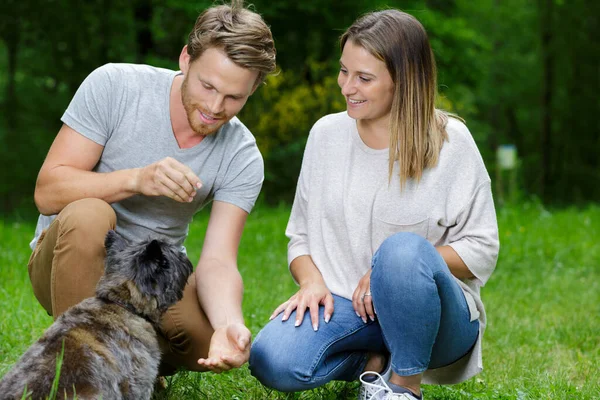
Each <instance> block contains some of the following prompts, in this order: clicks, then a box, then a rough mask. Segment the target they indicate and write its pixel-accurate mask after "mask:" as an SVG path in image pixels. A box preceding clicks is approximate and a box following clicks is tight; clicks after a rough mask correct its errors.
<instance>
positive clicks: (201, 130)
mask: <svg viewBox="0 0 600 400" xmlns="http://www.w3.org/2000/svg"><path fill="white" fill-rule="evenodd" d="M187 83H188V82H187V76H186V77H185V78H183V83H182V85H181V101H182V103H183V108H184V109H185V114H186V116H187V120H188V123H189V124H190V127H191V128H192V130H193V131H194V132H196V133H197V134H199V135H203V136H208V135H212V134H214V133H216V132H217V131H218V130H219V128H221V126H222V125H223V124H224V123H225V122H227V120H226V119H221V120H219V121H218V122H216V123H215V124H214V125H212V126H209V125H206V124H204V123H203V122H202V121H201V120H200V117H199V116H198V115H196V113H198V112H199V111H200V110H202V108H201V107H200V106H199V105H197V104H195V103H193V101H192V100H191V99H190V97H189V94H188V90H187V89H188V88H187ZM216 117H217V118H222V117H223V116H222V115H217V116H216Z"/></svg>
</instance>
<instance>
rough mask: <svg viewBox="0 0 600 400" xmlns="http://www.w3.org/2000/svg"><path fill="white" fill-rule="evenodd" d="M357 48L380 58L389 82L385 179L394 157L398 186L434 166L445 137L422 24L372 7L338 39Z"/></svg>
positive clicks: (444, 116) (433, 68) (396, 12)
mask: <svg viewBox="0 0 600 400" xmlns="http://www.w3.org/2000/svg"><path fill="white" fill-rule="evenodd" d="M348 41H351V42H352V43H353V44H355V45H358V46H361V47H363V48H364V49H365V50H367V51H369V52H370V53H371V54H372V55H373V56H374V57H375V58H377V59H378V60H381V61H383V62H384V63H385V65H386V67H387V70H388V72H389V73H390V75H391V77H392V80H393V81H394V86H395V88H394V98H393V100H392V108H391V112H390V147H389V149H390V157H389V178H390V179H391V176H392V171H393V168H394V162H395V161H398V165H399V167H400V168H399V169H400V171H399V172H400V186H401V187H403V186H404V184H405V183H406V181H407V180H408V179H409V178H414V179H416V180H417V181H418V180H420V179H421V176H422V175H423V171H424V169H426V168H431V167H434V166H436V165H437V162H438V158H439V154H440V151H441V149H442V145H443V144H444V141H445V140H446V139H447V133H446V123H447V121H448V115H450V114H447V113H445V112H443V111H441V110H437V109H436V108H435V99H436V95H437V72H436V65H435V59H434V56H433V51H432V50H431V46H430V45H429V39H428V37H427V33H426V32H425V28H423V25H421V23H420V22H419V21H417V19H416V18H415V17H413V16H412V15H409V14H407V13H404V12H401V11H399V10H394V9H389V10H383V11H375V12H371V13H369V14H366V15H364V16H362V17H361V18H359V19H358V20H357V21H356V22H354V24H352V26H351V27H350V28H348V30H347V31H346V32H345V33H344V34H343V35H342V37H341V38H340V45H341V48H342V51H343V50H344V45H345V44H346V42H348Z"/></svg>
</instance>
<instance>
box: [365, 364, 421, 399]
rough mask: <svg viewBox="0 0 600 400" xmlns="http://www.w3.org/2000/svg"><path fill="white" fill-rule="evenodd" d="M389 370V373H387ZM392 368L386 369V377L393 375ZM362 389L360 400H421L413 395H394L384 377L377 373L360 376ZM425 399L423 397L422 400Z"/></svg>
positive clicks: (366, 373) (371, 372) (367, 372)
mask: <svg viewBox="0 0 600 400" xmlns="http://www.w3.org/2000/svg"><path fill="white" fill-rule="evenodd" d="M388 369H389V372H388V371H387V370H388ZM391 371H392V370H391V368H389V366H388V368H386V371H384V375H385V373H386V372H388V373H387V378H388V380H389V377H390V376H391V375H392V372H391ZM360 383H361V385H360V389H359V392H358V399H359V400H419V399H418V398H417V397H415V396H413V395H412V393H394V392H392V389H390V387H389V386H388V385H387V383H386V380H385V379H384V376H382V375H379V374H378V373H377V372H373V371H366V372H363V373H362V374H361V375H360ZM420 400H423V397H422V396H421V399H420Z"/></svg>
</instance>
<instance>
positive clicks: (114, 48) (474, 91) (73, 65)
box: [0, 0, 600, 214]
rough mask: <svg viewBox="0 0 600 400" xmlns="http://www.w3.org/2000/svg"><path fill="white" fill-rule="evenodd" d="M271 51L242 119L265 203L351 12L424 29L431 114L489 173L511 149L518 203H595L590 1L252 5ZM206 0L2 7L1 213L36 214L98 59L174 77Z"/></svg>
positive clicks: (598, 85)
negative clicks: (72, 110)
mask: <svg viewBox="0 0 600 400" xmlns="http://www.w3.org/2000/svg"><path fill="white" fill-rule="evenodd" d="M252 3H253V7H254V9H255V10H256V11H258V12H259V13H261V14H262V15H263V17H264V18H265V20H266V21H267V23H268V24H269V25H270V26H271V28H272V31H273V35H274V37H275V41H276V46H277V50H278V57H277V58H278V65H279V68H280V70H281V72H280V74H279V75H277V76H273V77H270V78H269V79H268V81H267V84H266V85H264V86H263V87H262V88H260V89H259V90H258V91H257V92H256V93H255V94H254V95H253V96H252V97H251V99H250V100H249V102H248V104H247V106H246V107H245V108H244V110H243V111H242V113H241V114H240V119H241V120H242V121H243V122H244V123H245V124H246V125H247V126H248V127H249V128H250V129H251V131H252V132H253V133H254V135H255V136H256V138H257V141H258V144H259V146H260V148H261V150H262V152H263V155H264V157H265V162H266V181H265V185H264V190H263V199H264V200H265V201H266V202H268V203H278V202H280V201H290V200H291V198H292V196H293V192H294V189H295V185H296V178H297V175H298V171H299V168H300V162H301V158H302V152H303V148H304V143H305V141H306V137H307V134H308V132H309V130H310V127H311V126H312V124H313V123H314V122H315V121H316V120H317V119H318V118H320V117H321V116H323V115H325V114H327V113H330V112H335V111H340V110H343V109H344V108H345V107H344V101H343V98H342V96H341V95H340V94H339V89H338V87H337V83H336V77H337V70H338V67H339V63H338V60H339V55H340V52H339V46H338V43H337V39H338V37H339V35H340V34H341V33H342V32H343V31H344V29H345V28H346V27H348V26H349V25H350V24H351V23H352V22H353V21H354V20H355V19H356V18H357V17H358V16H359V15H361V14H362V13H364V12H366V11H370V10H374V9H378V8H382V7H383V6H391V7H396V8H399V9H402V10H404V11H406V12H409V13H411V14H412V15H414V16H415V17H417V18H418V19H419V20H420V21H421V22H422V23H423V24H424V25H425V28H426V29H427V30H428V32H429V35H430V39H431V44H432V46H433V48H434V52H435V54H436V58H437V63H438V70H439V91H440V100H439V106H440V107H441V108H444V109H447V110H449V111H452V112H455V113H457V114H459V115H460V116H462V117H463V118H465V119H466V121H467V124H468V126H469V128H470V130H471V132H472V133H473V136H474V137H475V139H476V141H477V143H478V145H479V148H480V150H481V152H482V154H483V156H484V159H485V161H486V164H487V166H488V169H489V171H490V175H491V176H492V178H494V177H495V172H496V159H495V152H496V148H497V147H498V146H499V145H501V144H506V143H510V144H514V145H515V146H516V148H517V152H518V156H519V160H520V162H519V168H518V170H517V176H516V179H517V181H518V185H517V187H518V188H519V195H520V196H527V197H528V196H537V197H539V198H541V199H542V200H543V201H544V202H546V203H552V204H566V203H569V204H570V203H584V202H590V201H598V200H600V161H599V157H598V154H599V153H600V135H599V133H600V122H599V121H600V120H599V119H598V116H599V115H600V98H599V96H598V90H599V89H600V41H599V40H598V38H600V21H599V17H600V2H597V1H595V0H569V1H565V0H537V1H522V0H479V1H476V2H474V1H470V0H406V1H400V0H396V1H390V0H388V1H382V0H371V1H367V0H353V1H348V2H345V1H338V0H303V1H301V2H297V1H293V2H292V1H273V0H256V1H253V2H252ZM211 4H212V2H211V1H206V0H199V1H188V0H163V1H158V0H133V1H130V0H86V1H80V0H37V1H33V0H20V1H17V0H3V1H2V2H0V171H2V179H1V180H0V199H1V200H0V201H1V202H0V212H2V213H3V214H10V213H15V212H19V213H26V212H27V211H28V210H30V211H32V214H33V213H34V211H35V210H34V207H33V200H32V197H33V196H32V195H33V187H34V184H35V179H36V175H37V172H38V170H39V167H40V166H41V164H42V162H43V159H44V156H45V154H46V152H47V150H48V148H49V146H50V144H51V142H52V140H53V139H54V136H55V135H56V133H57V132H58V129H59V128H60V124H61V122H60V116H61V115H62V113H63V111H64V110H65V108H66V107H67V105H68V103H69V101H70V99H71V97H72V96H73V94H74V93H75V91H76V90H77V87H78V86H79V84H80V83H81V81H82V80H83V79H84V78H85V77H86V76H87V74H89V73H90V72H91V71H92V70H93V69H95V68H96V67H98V66H100V65H102V64H104V63H107V62H132V63H147V64H152V65H156V66H162V67H166V68H172V69H176V68H177V59H178V55H179V52H180V51H181V48H182V46H183V45H184V44H185V42H186V38H187V34H188V33H189V30H190V29H191V28H192V26H193V23H194V21H195V19H196V17H197V15H198V14H199V12H201V11H202V10H203V9H205V8H206V7H208V6H210V5H211Z"/></svg>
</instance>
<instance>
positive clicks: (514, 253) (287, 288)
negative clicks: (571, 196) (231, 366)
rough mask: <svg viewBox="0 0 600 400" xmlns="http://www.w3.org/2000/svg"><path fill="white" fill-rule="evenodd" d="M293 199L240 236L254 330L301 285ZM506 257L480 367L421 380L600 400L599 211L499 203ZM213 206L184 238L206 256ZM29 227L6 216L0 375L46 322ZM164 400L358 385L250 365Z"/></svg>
mask: <svg viewBox="0 0 600 400" xmlns="http://www.w3.org/2000/svg"><path fill="white" fill-rule="evenodd" d="M289 211H290V210H289V207H287V206H280V207H277V208H267V207H264V206H263V207H258V208H257V209H255V210H254V211H253V212H252V214H250V216H249V219H248V223H247V227H246V229H245V231H244V235H243V237H242V243H241V247H240V251H239V260H238V265H239V268H240V272H241V274H242V277H243V279H244V286H245V294H244V303H243V311H244V316H245V320H246V324H247V325H248V327H249V329H250V330H251V332H252V333H253V335H256V334H257V333H258V331H259V330H260V329H261V328H262V327H263V326H264V325H265V324H266V322H267V321H268V318H269V315H270V314H271V312H272V311H273V310H274V309H275V307H277V306H278V305H279V304H280V303H282V302H283V301H285V300H287V299H288V298H289V296H291V295H292V294H293V293H294V292H295V290H296V289H297V287H296V285H295V284H294V283H293V281H292V279H291V277H290V275H289V272H288V270H287V266H286V244H287V238H286V237H285V235H284V233H283V232H284V229H285V225H286V223H287V219H288V216H289ZM498 222H499V227H500V241H501V249H500V257H499V262H498V266H497V268H496V271H495V272H494V274H493V275H492V278H491V279H490V281H489V282H488V284H487V285H486V286H485V287H484V288H483V289H482V296H483V300H484V302H485V305H486V310H487V313H488V324H487V328H486V334H485V339H484V367H485V369H484V371H483V373H481V374H480V375H478V376H476V377H475V378H473V379H470V380H468V381H467V382H464V383H461V384H459V385H453V386H436V385H425V386H424V393H425V396H426V398H427V399H433V400H462V399H503V400H523V399H526V400H537V399H556V400H562V399H565V398H577V399H589V400H592V399H597V398H598V394H599V393H600V384H599V382H598V380H597V377H598V376H599V374H600V337H599V336H598V334H597V332H598V331H600V321H599V320H598V318H596V316H597V315H598V314H599V313H600V283H599V282H600V269H599V268H598V262H597V261H598V260H599V259H600V247H598V246H597V243H598V242H599V241H600V207H598V206H587V207H585V208H580V209H577V208H568V209H564V210H553V209H548V208H546V207H544V206H543V205H542V204H541V203H540V202H527V203H523V204H512V205H509V206H505V207H501V208H499V209H498ZM207 224H208V217H207V214H206V213H203V214H201V215H199V216H198V217H197V218H196V220H195V221H194V223H193V224H192V226H191V229H190V236H189V238H188V239H187V241H186V243H185V245H186V247H187V249H188V252H189V255H190V258H191V259H192V261H193V262H195V261H196V260H197V259H198V257H199V256H200V249H201V246H202V242H203V239H204V232H205V229H206V227H207ZM33 230H34V227H33V225H31V224H22V223H10V222H1V221H0V264H1V265H2V268H0V281H1V282H2V286H1V287H0V313H1V314H0V317H1V318H0V376H2V375H3V374H5V373H6V372H7V371H8V369H9V368H10V366H11V365H12V364H13V363H14V362H15V361H16V360H17V359H18V358H19V357H20V355H21V354H22V353H23V352H24V351H25V350H26V348H27V347H28V346H29V345H30V344H31V343H32V342H33V341H34V340H36V339H37V338H38V337H39V336H40V335H41V333H42V332H43V330H44V329H45V328H46V327H47V326H49V325H50V323H51V318H50V317H48V316H47V315H46V314H45V312H44V311H43V310H42V308H41V307H40V306H39V305H38V304H37V302H36V300H35V297H34V296H33V293H32V292H31V287H30V284H29V280H28V278H27V269H26V263H27V258H28V256H29V249H28V248H27V242H28V241H29V239H30V237H31V235H32V233H33ZM168 383H169V385H168V387H167V390H166V391H164V392H163V393H161V394H159V395H157V396H156V399H157V400H170V399H211V400H215V399H256V400H262V399H280V400H283V399H287V400H290V399H304V400H310V399H354V398H356V390H357V387H358V385H357V383H356V382H353V383H344V382H332V383H330V384H328V385H325V386H323V387H321V388H318V389H315V390H311V391H305V392H299V393H281V392H277V391H274V390H270V389H267V388H265V387H263V386H262V385H260V383H259V382H258V381H257V380H256V379H254V378H253V377H252V376H251V375H250V372H249V371H248V368H247V366H244V367H243V368H240V369H237V370H234V371H230V372H228V373H224V374H220V375H217V374H213V373H203V374H198V373H191V372H180V373H178V374H177V375H175V376H173V377H170V378H169V379H168Z"/></svg>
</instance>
